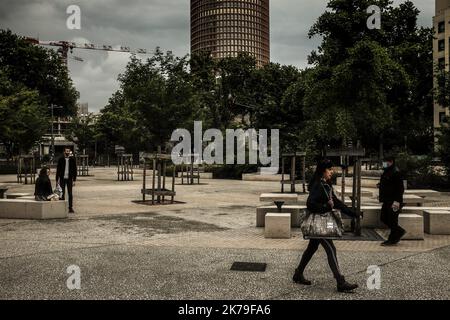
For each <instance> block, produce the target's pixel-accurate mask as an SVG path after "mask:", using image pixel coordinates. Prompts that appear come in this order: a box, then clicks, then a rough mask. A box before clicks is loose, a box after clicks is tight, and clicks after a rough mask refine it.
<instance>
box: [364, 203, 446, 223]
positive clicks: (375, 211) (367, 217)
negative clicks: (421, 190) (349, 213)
mask: <svg viewBox="0 0 450 320" xmlns="http://www.w3.org/2000/svg"><path fill="white" fill-rule="evenodd" d="M430 210H431V211H450V208H449V207H442V208H440V207H409V206H406V207H403V208H402V211H401V213H400V214H401V215H402V214H415V215H419V216H423V215H424V212H425V211H430ZM361 211H363V212H364V218H363V219H362V220H361V226H363V227H365V228H383V227H384V224H383V223H382V222H381V204H380V205H376V206H375V205H374V206H362V207H361Z"/></svg>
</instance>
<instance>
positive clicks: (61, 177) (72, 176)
mask: <svg viewBox="0 0 450 320" xmlns="http://www.w3.org/2000/svg"><path fill="white" fill-rule="evenodd" d="M71 152H72V151H71V150H70V148H65V149H64V156H63V157H61V158H59V160H58V166H57V168H56V183H58V184H59V185H60V186H61V188H62V190H63V196H62V198H61V199H62V200H65V197H66V187H67V193H68V194H69V212H70V213H74V212H75V211H73V196H72V188H73V187H74V186H75V181H76V180H77V163H76V160H75V157H74V156H73V155H72V156H71Z"/></svg>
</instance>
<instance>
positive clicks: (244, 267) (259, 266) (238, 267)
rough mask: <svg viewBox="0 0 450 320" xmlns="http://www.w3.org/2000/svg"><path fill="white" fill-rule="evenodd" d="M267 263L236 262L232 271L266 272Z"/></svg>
mask: <svg viewBox="0 0 450 320" xmlns="http://www.w3.org/2000/svg"><path fill="white" fill-rule="evenodd" d="M266 267H267V264H266V263H254V262H234V263H233V265H232V266H231V269H230V270H233V271H250V272H265V271H266Z"/></svg>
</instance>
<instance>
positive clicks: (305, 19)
mask: <svg viewBox="0 0 450 320" xmlns="http://www.w3.org/2000/svg"><path fill="white" fill-rule="evenodd" d="M327 2H328V1H327V0H272V1H270V10H271V14H270V20H271V21H270V26H271V60H272V61H273V62H279V63H282V64H292V65H295V66H297V67H299V68H304V67H305V66H306V65H307V56H308V55H309V54H310V53H311V51H312V50H314V49H316V48H317V46H318V45H319V43H320V39H318V38H313V39H309V38H308V36H307V34H308V31H309V28H310V27H311V26H312V24H313V23H314V21H315V20H316V19H317V17H319V16H320V14H321V13H322V12H323V11H324V10H325V9H326V4H327ZM394 2H395V4H398V3H400V2H403V1H400V0H395V1H394ZM414 3H415V4H416V6H417V7H418V8H419V9H420V10H421V11H422V13H421V16H420V18H419V23H420V24H422V25H427V26H430V25H431V17H432V16H433V14H434V0H417V1H414ZM69 5H78V6H79V7H80V9H81V30H69V29H67V28H66V19H67V17H68V15H67V13H66V9H67V7H68V6H69ZM189 11H190V2H189V1H186V0H127V1H124V0H95V1H93V0H81V1H75V0H2V1H1V2H0V28H2V29H7V28H9V29H11V30H12V31H13V32H15V33H17V34H20V35H23V36H32V37H39V38H40V39H41V40H55V41H56V40H68V41H74V42H80V43H85V42H89V43H95V44H97V45H104V44H105V45H112V46H118V45H123V46H128V47H131V48H134V49H137V48H144V49H149V50H150V51H151V50H153V49H154V48H156V47H157V46H159V47H161V48H162V49H163V50H171V51H173V53H174V54H175V55H178V56H184V55H185V54H188V53H189V51H190V22H189V19H190V12H189ZM73 55H74V56H78V57H81V58H83V60H84V61H83V62H79V61H75V60H72V59H69V69H70V74H71V77H72V79H73V81H74V83H75V86H76V88H77V90H78V91H79V92H80V95H81V97H80V101H81V102H88V103H89V108H90V110H91V111H98V110H99V109H101V108H102V107H103V106H104V105H106V104H107V102H108V99H109V98H110V97H111V95H112V94H113V93H114V92H115V91H116V90H117V89H118V86H119V85H118V83H117V76H118V75H119V74H120V73H121V72H123V71H124V68H125V66H126V64H127V62H128V60H129V56H130V55H129V54H126V53H114V52H102V51H89V50H78V49H75V50H74V52H73Z"/></svg>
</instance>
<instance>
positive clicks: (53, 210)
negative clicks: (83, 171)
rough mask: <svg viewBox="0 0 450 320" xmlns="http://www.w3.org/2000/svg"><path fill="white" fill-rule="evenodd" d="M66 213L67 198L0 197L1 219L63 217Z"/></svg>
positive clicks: (65, 216)
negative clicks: (48, 199) (51, 199)
mask: <svg viewBox="0 0 450 320" xmlns="http://www.w3.org/2000/svg"><path fill="white" fill-rule="evenodd" d="M67 215H68V201H67V200H66V201H62V200H61V201H35V200H29V199H0V218H3V219H37V220H45V219H64V218H67Z"/></svg>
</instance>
